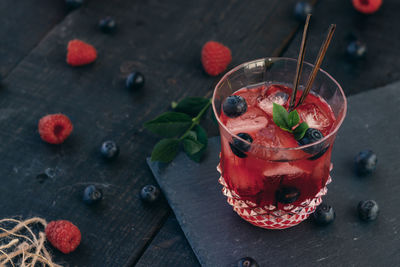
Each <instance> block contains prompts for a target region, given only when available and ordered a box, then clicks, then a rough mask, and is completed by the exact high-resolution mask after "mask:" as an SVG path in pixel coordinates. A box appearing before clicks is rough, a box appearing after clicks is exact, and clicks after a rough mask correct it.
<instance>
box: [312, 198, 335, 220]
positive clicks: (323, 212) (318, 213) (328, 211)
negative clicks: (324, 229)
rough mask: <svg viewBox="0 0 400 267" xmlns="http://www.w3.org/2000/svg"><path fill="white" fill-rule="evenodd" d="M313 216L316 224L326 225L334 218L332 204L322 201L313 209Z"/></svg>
mask: <svg viewBox="0 0 400 267" xmlns="http://www.w3.org/2000/svg"><path fill="white" fill-rule="evenodd" d="M313 217H314V222H315V223H316V224H319V225H327V224H330V223H331V222H333V221H334V220H335V218H336V213H335V210H334V209H333V207H332V206H329V205H327V204H325V203H322V204H321V205H319V206H318V207H317V209H316V210H315V212H314V214H313Z"/></svg>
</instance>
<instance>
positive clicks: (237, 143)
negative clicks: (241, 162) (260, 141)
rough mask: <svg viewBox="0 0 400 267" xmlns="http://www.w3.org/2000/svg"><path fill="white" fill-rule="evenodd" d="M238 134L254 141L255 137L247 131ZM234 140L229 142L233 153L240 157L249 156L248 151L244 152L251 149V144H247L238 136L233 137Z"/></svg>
mask: <svg viewBox="0 0 400 267" xmlns="http://www.w3.org/2000/svg"><path fill="white" fill-rule="evenodd" d="M237 136H239V137H240V138H242V139H244V140H246V141H247V142H249V143H252V142H253V138H251V136H250V135H249V134H247V133H239V134H238V135H237ZM232 140H233V143H229V146H230V147H231V150H232V152H233V154H235V155H236V156H238V157H239V158H245V157H247V155H246V153H244V152H247V151H249V150H250V145H249V144H246V143H245V142H243V141H242V140H239V139H238V138H236V137H233V139H232Z"/></svg>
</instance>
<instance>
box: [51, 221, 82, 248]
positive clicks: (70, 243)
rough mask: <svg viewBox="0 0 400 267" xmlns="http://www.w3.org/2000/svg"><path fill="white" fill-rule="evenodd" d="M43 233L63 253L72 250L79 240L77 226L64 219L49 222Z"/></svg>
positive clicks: (79, 233)
mask: <svg viewBox="0 0 400 267" xmlns="http://www.w3.org/2000/svg"><path fill="white" fill-rule="evenodd" d="M45 233H46V238H47V240H49V242H50V243H51V244H52V245H53V246H54V247H55V248H57V249H58V250H60V251H61V252H62V253H65V254H68V253H70V252H72V251H74V250H75V249H76V248H77V247H78V246H79V243H80V242H81V232H80V231H79V229H78V227H76V226H75V225H74V224H72V223H71V222H69V221H66V220H58V221H52V222H49V224H48V225H47V226H46V229H45Z"/></svg>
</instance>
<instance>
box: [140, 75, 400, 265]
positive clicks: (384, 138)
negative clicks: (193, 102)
mask: <svg viewBox="0 0 400 267" xmlns="http://www.w3.org/2000/svg"><path fill="white" fill-rule="evenodd" d="M348 100H349V103H348V115H347V117H346V120H345V122H344V124H343V126H342V128H341V130H340V131H339V134H338V137H337V139H336V143H335V147H334V151H333V160H332V161H333V164H334V168H333V171H332V173H331V174H332V177H333V182H332V183H331V184H330V185H329V186H328V195H327V196H326V197H325V198H324V201H325V202H326V203H329V204H331V205H333V206H334V207H335V210H336V215H337V216H336V220H335V222H334V223H333V224H331V225H329V226H327V227H318V226H316V225H314V224H313V222H312V221H311V220H307V221H305V222H303V223H301V224H300V225H298V226H296V227H294V228H290V229H286V230H265V229H261V228H258V227H255V226H253V225H251V224H249V223H247V222H245V221H244V220H242V219H241V218H240V217H239V216H238V215H236V213H235V212H233V210H232V208H231V206H229V205H228V203H226V200H225V197H224V196H223V195H222V193H221V185H220V184H219V183H218V181H217V180H218V178H219V174H218V172H217V171H216V169H215V168H216V165H217V163H218V160H219V159H218V153H219V151H220V141H219V137H214V138H210V140H209V147H208V151H207V155H206V158H205V159H204V160H203V162H202V163H200V164H197V163H194V162H192V161H191V160H189V159H188V158H187V157H186V155H185V154H183V153H181V154H179V155H178V157H177V158H176V159H175V160H174V161H173V162H172V163H171V164H169V165H165V164H159V163H152V162H151V161H150V160H149V159H148V164H149V166H150V168H151V169H152V171H153V173H154V176H155V177H156V179H157V181H158V183H159V185H160V187H161V188H162V190H163V192H164V194H165V196H166V197H167V199H168V202H169V204H170V205H171V207H172V209H173V210H174V212H175V215H176V217H177V219H178V221H179V223H180V225H181V227H182V229H183V231H184V233H185V235H186V237H187V239H188V241H189V243H190V245H191V246H192V248H193V251H194V252H195V254H196V255H197V258H198V260H199V262H200V263H201V264H202V265H203V266H235V262H236V261H237V259H239V258H241V257H244V256H250V257H253V258H255V259H256V260H257V261H258V263H259V264H260V266H399V265H400V235H399V232H400V194H399V192H400V164H399V163H400V160H399V159H400V134H399V131H400V119H399V117H398V114H400V82H397V83H394V84H391V85H388V86H385V87H382V88H378V89H375V90H372V91H369V92H366V93H361V94H358V95H356V96H352V97H350V98H349V99H348ZM364 148H370V149H372V150H373V151H375V152H376V154H377V155H378V167H377V170H376V172H375V173H374V174H373V175H371V176H368V177H358V176H356V175H355V174H354V171H353V158H354V156H355V155H356V154H357V153H358V151H360V150H362V149H364ZM365 199H374V200H376V201H377V202H378V204H379V206H380V210H381V212H380V215H379V217H378V219H377V220H376V221H374V222H370V223H364V222H361V221H360V220H359V219H358V217H357V213H356V206H357V204H358V202H359V201H360V200H365Z"/></svg>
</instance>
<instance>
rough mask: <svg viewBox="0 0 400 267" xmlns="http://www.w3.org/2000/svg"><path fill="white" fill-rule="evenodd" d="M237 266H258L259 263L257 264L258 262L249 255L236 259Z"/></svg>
mask: <svg viewBox="0 0 400 267" xmlns="http://www.w3.org/2000/svg"><path fill="white" fill-rule="evenodd" d="M237 266H238V267H259V266H260V265H258V263H257V262H256V260H255V259H253V258H250V257H245V258H241V259H240V260H239V261H238V265H237Z"/></svg>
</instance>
